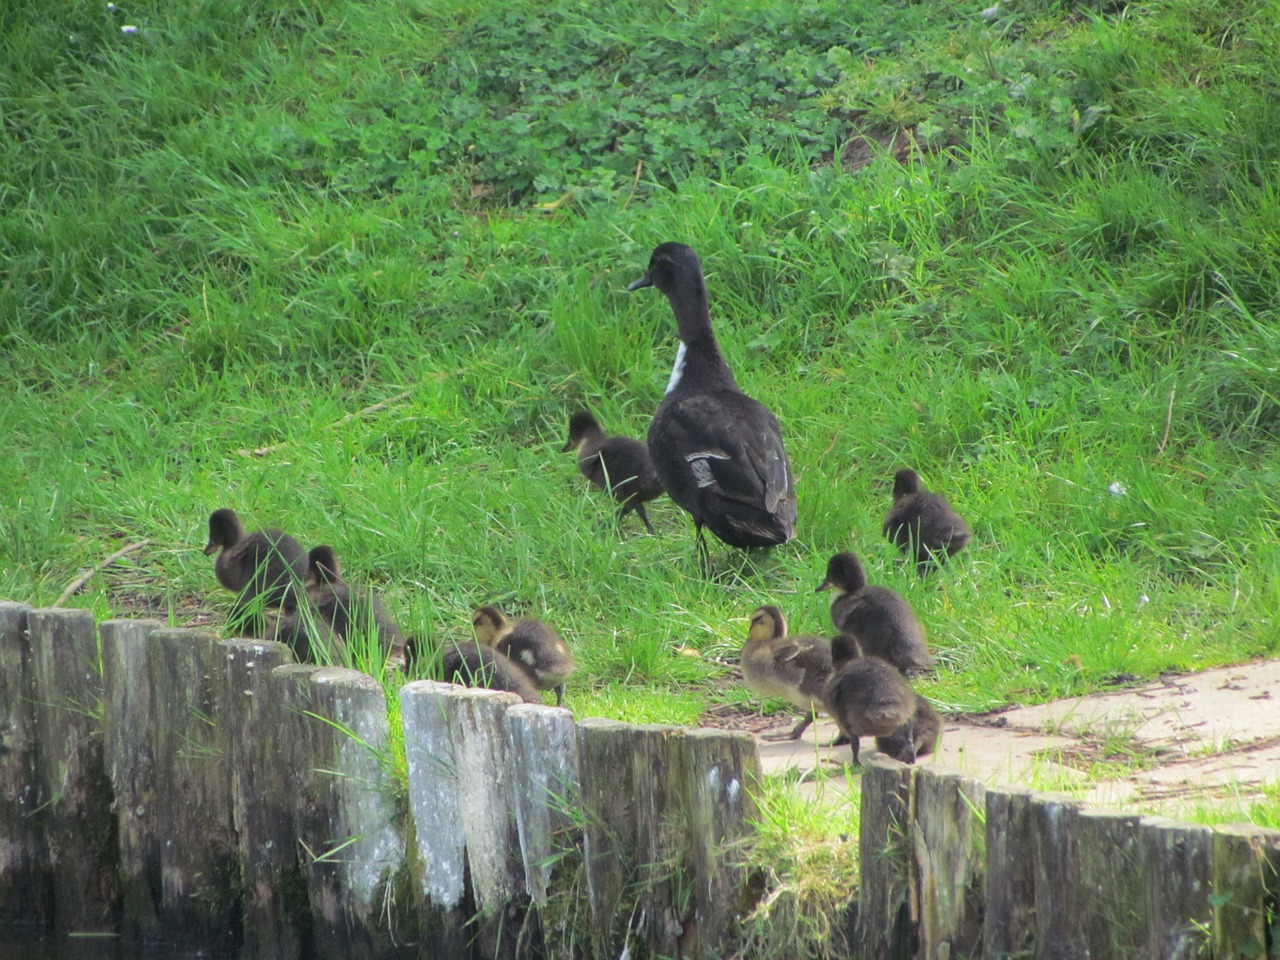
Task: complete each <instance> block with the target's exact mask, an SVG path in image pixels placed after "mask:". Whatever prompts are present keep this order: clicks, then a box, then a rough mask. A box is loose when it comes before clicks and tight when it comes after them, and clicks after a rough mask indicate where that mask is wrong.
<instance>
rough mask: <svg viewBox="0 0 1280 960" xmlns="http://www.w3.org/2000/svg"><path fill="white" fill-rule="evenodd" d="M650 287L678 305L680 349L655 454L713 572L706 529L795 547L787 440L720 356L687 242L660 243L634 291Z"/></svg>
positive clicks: (655, 424)
mask: <svg viewBox="0 0 1280 960" xmlns="http://www.w3.org/2000/svg"><path fill="white" fill-rule="evenodd" d="M651 286H652V287H657V288H658V289H659V290H661V291H662V292H663V293H664V294H666V297H667V300H669V301H670V303H671V309H672V310H673V311H674V312H675V315H676V324H677V325H678V327H679V331H680V349H679V351H678V352H677V354H676V362H675V368H674V369H673V370H672V373H671V380H670V382H669V383H668V384H667V394H666V396H665V397H664V398H663V400H662V403H661V404H659V405H658V409H657V412H655V413H654V415H653V421H652V422H651V423H650V424H649V455H650V456H651V457H652V458H653V465H654V467H655V468H656V469H657V471H658V479H659V480H660V481H661V482H662V487H663V489H665V490H666V491H667V494H668V496H670V497H671V499H672V500H674V501H675V502H676V503H677V504H678V505H679V506H680V507H681V508H683V509H684V510H686V511H688V513H689V514H690V515H691V516H692V517H693V524H694V529H695V539H696V543H697V546H698V552H699V554H700V556H701V557H702V561H703V567H704V569H705V568H707V567H708V566H709V562H708V560H707V552H706V550H707V547H706V543H705V542H704V540H703V538H702V528H703V527H706V528H707V529H709V530H710V531H711V532H712V533H713V534H715V535H716V536H717V537H718V538H720V539H721V540H723V541H724V542H725V543H727V544H729V546H731V547H770V546H774V545H776V544H779V543H786V542H787V541H788V540H790V539H791V538H792V537H794V536H795V535H796V488H795V481H794V479H793V478H792V475H791V467H790V465H789V464H788V462H787V452H786V450H785V449H783V446H782V432H781V430H780V429H779V428H778V421H777V418H775V417H774V415H773V414H772V413H770V412H769V410H768V409H766V408H765V407H764V406H763V405H761V404H760V403H758V402H757V401H755V400H753V399H752V398H751V397H748V396H747V395H746V394H745V393H743V392H742V391H741V390H740V389H739V388H738V383H737V381H736V380H734V378H733V372H732V371H731V370H730V369H729V365H728V364H727V363H726V362H725V359H724V356H723V355H722V354H721V353H720V347H719V345H718V344H717V342H716V337H715V333H714V332H713V331H712V329H711V316H710V313H709V311H708V308H707V286H706V282H705V281H704V280H703V276H702V264H701V262H700V261H699V260H698V255H697V254H696V253H694V251H693V249H692V248H691V247H687V246H685V245H684V244H682V243H664V244H661V245H659V246H658V247H657V248H656V249H655V250H654V251H653V256H652V257H650V259H649V269H648V270H647V271H646V272H645V275H644V276H643V277H641V278H640V279H639V280H637V281H636V282H635V283H633V284H631V286H629V287H627V289H628V290H639V289H641V288H642V287H651Z"/></svg>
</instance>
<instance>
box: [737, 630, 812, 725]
mask: <svg viewBox="0 0 1280 960" xmlns="http://www.w3.org/2000/svg"><path fill="white" fill-rule="evenodd" d="M739 665H740V667H741V669H742V678H743V680H744V681H746V684H747V686H748V687H750V688H751V689H752V690H753V691H755V692H756V693H758V694H760V696H762V697H777V698H778V699H781V700H787V701H789V702H790V703H791V704H792V705H793V706H795V707H796V708H798V709H799V710H800V711H801V712H803V713H809V712H811V711H813V710H814V709H818V710H822V709H824V707H823V701H822V695H823V692H824V691H825V690H826V686H827V681H828V680H829V679H830V678H831V644H830V642H829V641H827V640H826V639H824V638H823V637H810V636H799V637H783V638H781V639H776V640H768V641H763V642H759V641H756V642H749V643H748V644H747V645H746V646H744V647H743V648H742V655H741V658H740V660H739Z"/></svg>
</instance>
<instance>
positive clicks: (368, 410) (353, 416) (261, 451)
mask: <svg viewBox="0 0 1280 960" xmlns="http://www.w3.org/2000/svg"><path fill="white" fill-rule="evenodd" d="M412 393H413V390H412V389H409V390H405V391H403V392H401V393H397V394H396V395H395V396H394V397H388V398H387V399H386V400H379V401H378V402H377V403H371V404H369V406H367V407H365V408H364V409H363V410H357V411H356V412H355V413H348V414H347V415H346V416H344V417H343V418H342V419H341V420H335V421H334V422H333V423H331V424H329V426H327V427H325V429H326V430H336V429H338V427H340V426H342V425H343V424H344V423H350V422H351V421H352V420H359V419H361V418H363V417H367V416H369V415H370V414H372V413H377V412H378V411H379V410H385V409H386V408H387V407H389V406H391V405H392V404H393V403H399V402H400V401H401V400H404V399H405V398H406V397H408V396H410V395H411V394H412ZM288 445H289V443H288V441H287V440H286V441H282V442H280V443H273V444H270V445H269V446H265V447H258V449H257V450H250V449H248V448H247V447H241V448H240V449H239V450H237V451H236V453H238V454H240V456H242V457H265V456H266V455H267V454H268V453H275V452H276V451H277V450H280V449H282V448H284V447H287V446H288Z"/></svg>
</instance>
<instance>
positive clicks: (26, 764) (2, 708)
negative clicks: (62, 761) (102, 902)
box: [0, 603, 53, 924]
mask: <svg viewBox="0 0 1280 960" xmlns="http://www.w3.org/2000/svg"><path fill="white" fill-rule="evenodd" d="M30 611H31V608H30V607H29V606H27V605H26V604H25V603H0V678H3V682H2V683H0V739H2V741H3V744H4V750H3V751H0V836H3V837H4V838H5V839H6V842H5V843H0V921H3V922H18V923H40V924H47V923H49V922H51V921H52V919H53V912H52V911H53V903H52V887H51V884H52V883H53V875H52V872H51V867H50V864H49V858H48V856H47V855H46V853H45V849H44V836H43V833H42V831H41V830H40V824H39V823H38V821H37V820H36V819H35V818H34V817H33V816H32V814H33V813H34V812H35V809H36V784H35V775H36V772H35V764H36V741H35V728H34V720H35V718H34V716H33V714H32V696H31V686H30V684H31V673H30V670H29V668H28V662H27V661H28V656H27V615H28V614H29V613H30Z"/></svg>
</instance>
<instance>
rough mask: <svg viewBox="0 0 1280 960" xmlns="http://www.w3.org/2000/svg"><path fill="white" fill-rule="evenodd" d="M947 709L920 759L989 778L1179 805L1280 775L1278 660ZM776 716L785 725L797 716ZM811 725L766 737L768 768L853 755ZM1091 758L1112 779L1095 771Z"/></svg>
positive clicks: (1111, 801)
mask: <svg viewBox="0 0 1280 960" xmlns="http://www.w3.org/2000/svg"><path fill="white" fill-rule="evenodd" d="M945 719H946V721H947V722H946V724H945V726H944V728H943V734H942V745H941V748H940V750H939V751H938V753H937V755H936V756H932V757H926V758H923V759H922V760H921V761H920V762H921V763H922V764H923V763H935V764H938V765H941V766H944V767H947V768H949V769H954V770H959V771H961V772H963V773H967V774H969V775H971V776H974V777H977V778H978V779H980V780H982V781H984V782H986V783H989V784H1002V783H1003V784H1007V783H1012V784H1019V785H1022V786H1027V787H1034V788H1035V789H1040V790H1070V791H1071V792H1072V793H1079V792H1080V791H1082V790H1083V791H1084V792H1083V798H1084V799H1086V800H1089V801H1091V802H1096V803H1098V804H1108V805H1115V804H1127V803H1131V802H1137V803H1139V804H1141V805H1142V806H1143V808H1144V809H1145V808H1153V809H1160V810H1162V811H1168V812H1174V813H1176V812H1177V810H1178V808H1179V807H1180V806H1185V805H1187V804H1188V803H1193V802H1196V801H1198V800H1200V799H1209V798H1220V797H1224V796H1225V797H1230V796H1243V797H1248V796H1250V795H1252V794H1254V793H1256V788H1257V786H1258V785H1259V784H1261V783H1272V784H1274V783H1280V660H1263V661H1257V662H1254V663H1245V664H1239V665H1237V666H1233V667H1225V668H1222V669H1219V670H1208V671H1205V672H1204V673H1197V674H1187V675H1182V676H1171V677H1168V678H1166V679H1163V680H1158V681H1154V682H1151V683H1147V684H1144V685H1141V686H1137V687H1130V688H1127V689H1125V690H1117V691H1114V692H1111V693H1102V694H1094V695H1091V696H1088V697H1078V698H1074V699H1071V700H1058V701H1055V702H1053V703H1047V704H1042V705H1040V706H1035V707H1016V708H1013V709H1009V710H1005V711H1002V712H1000V713H996V714H990V715H986V716H982V717H965V718H945ZM779 720H780V721H782V722H780V723H779V726H778V727H777V728H775V729H778V730H781V729H784V728H785V727H784V724H785V725H790V724H791V723H793V722H794V721H793V718H791V717H784V716H780V717H779ZM815 727H816V729H817V739H816V741H815V738H814V735H813V730H814V729H815ZM815 727H810V730H809V733H807V734H806V735H805V737H804V738H802V739H801V740H799V741H794V742H787V743H769V742H765V741H761V742H760V757H761V761H762V763H763V765H764V769H765V771H766V772H769V773H772V772H777V771H780V770H782V769H785V768H787V767H793V766H798V767H801V768H803V769H813V768H814V767H816V766H818V765H820V764H824V765H825V764H829V763H833V762H837V763H839V762H844V761H847V760H848V759H849V750H848V748H847V747H840V748H836V749H835V750H831V749H830V748H828V747H826V746H819V744H827V743H829V742H830V741H831V739H832V737H833V736H834V735H835V726H834V725H833V724H831V723H830V722H826V721H823V722H820V723H818V724H816V725H815ZM862 749H863V753H864V755H866V754H869V753H871V752H872V751H873V750H874V742H873V741H872V740H870V739H868V738H864V739H863V747H862ZM1099 765H1100V766H1099ZM1091 768H1093V770H1094V772H1095V774H1100V775H1101V777H1103V778H1105V779H1101V778H1097V777H1091V776H1090V773H1089V770H1090V769H1091ZM1091 780H1092V781H1093V783H1092V786H1088V784H1089V783H1090V781H1091Z"/></svg>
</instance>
